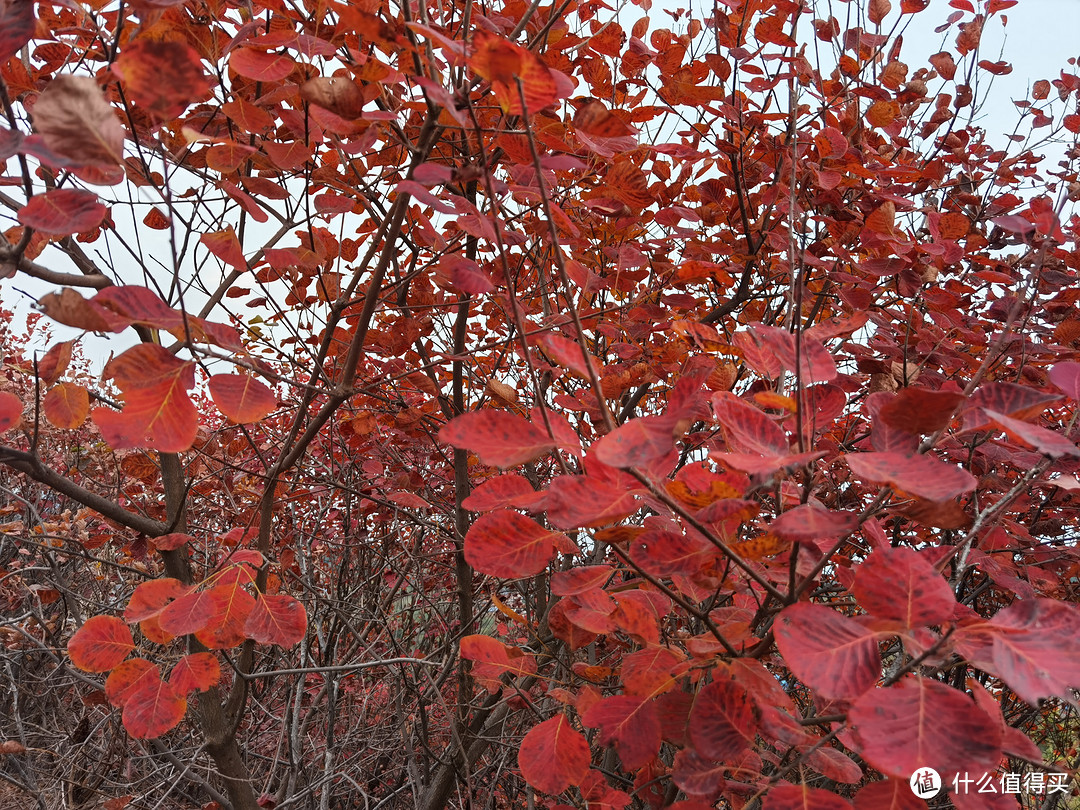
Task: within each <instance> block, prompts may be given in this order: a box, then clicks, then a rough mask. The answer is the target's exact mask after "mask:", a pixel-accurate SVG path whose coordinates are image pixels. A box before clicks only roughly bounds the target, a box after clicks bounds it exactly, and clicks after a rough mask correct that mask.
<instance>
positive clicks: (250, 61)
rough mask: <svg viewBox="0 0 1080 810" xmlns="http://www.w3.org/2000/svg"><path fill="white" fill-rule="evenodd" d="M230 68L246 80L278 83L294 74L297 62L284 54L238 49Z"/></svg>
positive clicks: (233, 53)
mask: <svg viewBox="0 0 1080 810" xmlns="http://www.w3.org/2000/svg"><path fill="white" fill-rule="evenodd" d="M229 67H231V68H232V69H233V70H235V71H236V72H237V73H239V74H240V75H241V76H243V77H244V78H246V79H254V80H255V81H257V82H278V81H281V80H282V79H284V78H286V77H287V76H288V75H289V74H290V73H292V72H293V69H294V68H296V62H294V61H293V60H292V59H290V58H289V57H288V56H286V55H285V54H283V53H266V52H265V51H257V50H255V49H254V48H237V49H236V50H235V51H233V52H232V54H231V55H230V56H229Z"/></svg>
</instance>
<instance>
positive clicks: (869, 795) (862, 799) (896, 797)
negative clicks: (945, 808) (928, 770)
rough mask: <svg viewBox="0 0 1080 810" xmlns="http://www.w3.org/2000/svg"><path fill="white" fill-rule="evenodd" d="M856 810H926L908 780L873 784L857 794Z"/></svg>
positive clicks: (893, 780) (922, 801)
mask: <svg viewBox="0 0 1080 810" xmlns="http://www.w3.org/2000/svg"><path fill="white" fill-rule="evenodd" d="M855 810H926V802H925V801H924V800H922V799H920V798H918V797H917V796H916V795H915V794H914V793H912V791H911V785H910V784H909V783H908V781H907V780H906V779H902V780H901V779H885V780H883V781H881V782H872V783H870V784H869V785H866V786H865V787H863V788H861V789H860V790H859V792H858V793H856V794H855Z"/></svg>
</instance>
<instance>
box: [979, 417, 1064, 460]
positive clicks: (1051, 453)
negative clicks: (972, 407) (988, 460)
mask: <svg viewBox="0 0 1080 810" xmlns="http://www.w3.org/2000/svg"><path fill="white" fill-rule="evenodd" d="M983 413H984V414H985V415H986V417H987V418H988V419H990V421H992V422H993V423H994V424H995V425H997V426H998V427H999V428H1001V429H1002V430H1004V431H1005V432H1006V433H1008V434H1009V436H1010V437H1011V438H1013V439H1018V440H1019V441H1022V442H1023V443H1024V444H1029V445H1031V446H1032V447H1034V448H1035V449H1036V450H1038V451H1039V452H1040V453H1042V454H1043V455H1044V456H1047V457H1048V458H1061V457H1062V456H1080V448H1078V447H1077V446H1076V445H1075V444H1074V443H1073V442H1071V441H1069V440H1068V439H1067V438H1065V437H1064V436H1062V435H1061V434H1060V433H1055V432H1054V431H1052V430H1047V429H1046V428H1043V427H1039V426H1038V425H1032V424H1028V423H1027V422H1022V421H1020V420H1019V419H1013V418H1012V417H1009V416H1005V415H1004V414H1000V413H998V412H997V411H991V410H986V409H984V410H983Z"/></svg>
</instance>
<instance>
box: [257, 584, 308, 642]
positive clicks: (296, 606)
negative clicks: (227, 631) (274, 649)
mask: <svg viewBox="0 0 1080 810" xmlns="http://www.w3.org/2000/svg"><path fill="white" fill-rule="evenodd" d="M245 593H246V592H245ZM244 633H246V634H247V637H248V638H253V639H255V640H256V641H258V642H259V643H260V644H277V645H278V646H280V647H291V646H292V645H293V644H298V643H299V642H301V641H302V640H303V638H304V636H305V635H307V611H305V610H304V606H303V604H301V603H300V601H299V600H297V599H295V598H293V597H292V596H289V595H287V594H259V596H258V597H257V598H256V599H255V607H254V608H252V609H251V612H250V614H248V617H247V621H246V622H245V623H244Z"/></svg>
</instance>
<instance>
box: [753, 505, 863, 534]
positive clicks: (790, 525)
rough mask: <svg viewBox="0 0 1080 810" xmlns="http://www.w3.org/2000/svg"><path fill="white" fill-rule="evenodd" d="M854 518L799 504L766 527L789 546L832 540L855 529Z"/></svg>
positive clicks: (844, 513) (846, 513) (842, 513)
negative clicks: (787, 542)
mask: <svg viewBox="0 0 1080 810" xmlns="http://www.w3.org/2000/svg"><path fill="white" fill-rule="evenodd" d="M858 525H859V521H858V517H857V516H856V515H855V514H853V513H851V512H836V511H833V510H832V509H826V508H825V507H823V506H817V505H815V504H810V503H806V504H801V505H799V506H796V507H795V508H794V509H789V510H788V511H786V512H784V513H783V514H782V515H780V516H779V517H778V518H776V520H774V521H773V522H772V523H770V524H769V531H771V532H772V533H773V534H775V535H776V536H777V537H780V538H782V539H784V540H788V541H789V542H799V543H806V542H814V541H816V540H836V539H837V538H840V537H844V536H845V535H847V534H850V533H851V532H853V531H855V529H856V528H858Z"/></svg>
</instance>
